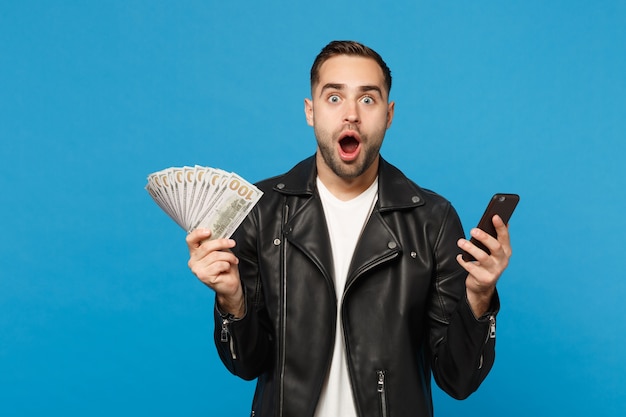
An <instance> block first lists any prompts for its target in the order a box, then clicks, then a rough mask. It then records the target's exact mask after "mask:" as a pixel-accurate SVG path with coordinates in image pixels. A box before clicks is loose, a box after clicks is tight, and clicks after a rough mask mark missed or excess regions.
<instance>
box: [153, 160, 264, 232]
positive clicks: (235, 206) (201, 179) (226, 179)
mask: <svg viewBox="0 0 626 417" xmlns="http://www.w3.org/2000/svg"><path fill="white" fill-rule="evenodd" d="M147 180H148V183H147V184H146V187H145V188H146V190H147V191H148V193H149V194H150V196H151V197H152V199H153V200H154V201H155V202H156V204H157V205H158V206H159V207H160V208H161V209H162V210H163V211H164V212H165V213H166V214H167V215H168V216H169V217H170V218H172V219H173V220H174V221H175V222H176V223H177V224H178V225H179V226H180V227H182V228H183V229H185V230H186V231H187V232H190V231H192V230H193V229H196V228H199V227H202V228H208V229H211V230H212V232H213V233H212V236H211V238H212V239H217V238H224V237H230V236H231V235H232V234H233V233H234V231H235V230H236V229H237V227H239V225H240V224H241V222H242V221H243V220H244V219H245V217H246V216H247V215H248V214H249V213H250V211H251V210H252V208H253V207H254V206H255V205H256V203H257V202H258V201H259V199H260V198H261V196H262V195H263V193H262V192H261V191H260V190H259V189H258V188H257V187H255V186H254V185H253V184H251V183H249V182H248V181H246V180H245V179H243V178H242V177H241V176H239V175H237V174H235V173H229V172H227V171H224V170H221V169H218V168H211V167H204V166H199V165H195V166H193V167H191V166H184V167H171V168H166V169H164V170H161V171H157V172H154V173H152V174H150V175H148V178H147Z"/></svg>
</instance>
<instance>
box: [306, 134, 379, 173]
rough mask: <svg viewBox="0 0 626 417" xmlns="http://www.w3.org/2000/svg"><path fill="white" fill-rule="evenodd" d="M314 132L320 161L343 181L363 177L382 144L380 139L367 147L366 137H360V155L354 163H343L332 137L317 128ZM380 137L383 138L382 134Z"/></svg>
mask: <svg viewBox="0 0 626 417" xmlns="http://www.w3.org/2000/svg"><path fill="white" fill-rule="evenodd" d="M314 131H315V137H316V138H317V147H318V149H319V151H320V154H321V155H322V159H323V160H324V162H325V163H326V165H327V166H328V167H329V168H330V169H331V171H333V173H334V174H335V175H337V176H338V177H339V178H343V179H354V178H358V177H360V176H361V175H363V173H365V171H367V169H368V168H369V167H370V166H372V164H373V163H374V161H376V158H377V157H378V154H379V152H380V148H381V146H382V143H383V141H382V139H383V138H382V137H381V139H380V140H374V141H373V143H374V145H370V146H367V144H368V143H369V141H368V140H367V137H364V136H361V139H362V141H361V144H360V145H359V146H361V151H360V152H361V155H359V158H357V159H356V160H355V161H352V162H344V161H342V160H341V158H340V157H339V155H338V154H337V152H336V150H335V147H336V142H335V141H334V140H332V135H331V134H329V133H328V132H324V131H320V130H319V129H317V128H315V129H314ZM381 136H383V137H384V132H383V133H382V134H381Z"/></svg>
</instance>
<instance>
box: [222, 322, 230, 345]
mask: <svg viewBox="0 0 626 417" xmlns="http://www.w3.org/2000/svg"><path fill="white" fill-rule="evenodd" d="M229 323H230V322H229V321H228V319H222V332H221V333H220V342H223V343H226V342H228V324H229Z"/></svg>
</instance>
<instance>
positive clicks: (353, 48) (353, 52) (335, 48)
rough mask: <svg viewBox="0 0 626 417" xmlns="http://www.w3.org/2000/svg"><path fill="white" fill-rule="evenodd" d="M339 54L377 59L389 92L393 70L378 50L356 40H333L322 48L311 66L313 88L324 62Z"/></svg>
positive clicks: (318, 78)
mask: <svg viewBox="0 0 626 417" xmlns="http://www.w3.org/2000/svg"><path fill="white" fill-rule="evenodd" d="M337 55H350V56H360V57H364V58H371V59H373V60H374V61H376V63H377V64H378V65H379V66H380V69H381V70H382V71H383V75H384V77H385V85H386V87H387V94H389V92H390V91H391V70H390V69H389V67H388V66H387V64H386V63H385V61H384V60H383V58H382V57H381V56H380V55H379V54H378V52H376V51H374V50H373V49H372V48H369V47H367V46H365V45H363V44H361V43H359V42H355V41H332V42H330V43H329V44H328V45H326V46H325V47H324V48H322V50H321V52H320V53H319V54H318V55H317V57H315V61H313V66H312V67H311V90H312V89H313V87H314V86H315V84H317V83H318V82H319V80H320V68H321V67H322V64H324V62H326V61H327V60H328V59H330V58H332V57H335V56H337Z"/></svg>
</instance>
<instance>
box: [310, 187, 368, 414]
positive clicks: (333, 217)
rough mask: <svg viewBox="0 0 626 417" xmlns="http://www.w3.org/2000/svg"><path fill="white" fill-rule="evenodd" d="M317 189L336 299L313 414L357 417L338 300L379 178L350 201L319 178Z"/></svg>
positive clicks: (339, 301)
mask: <svg viewBox="0 0 626 417" xmlns="http://www.w3.org/2000/svg"><path fill="white" fill-rule="evenodd" d="M317 189H318V191H319V195H320V198H321V200H322V206H323V207H324V214H325V216H326V222H327V224H328V233H329V235H330V242H331V248H332V252H333V263H334V268H335V269H334V277H335V292H336V294H337V297H338V298H339V300H338V308H337V327H336V336H335V350H334V351H333V359H332V363H331V366H330V371H329V373H328V376H327V379H326V383H325V384H324V388H323V389H322V395H321V397H320V400H319V402H318V404H317V410H316V411H315V417H353V416H354V417H356V408H355V406H354V399H353V397H352V387H351V385H350V376H349V375H348V365H347V362H346V354H345V344H344V340H343V331H342V329H341V315H340V311H341V304H340V303H341V299H342V295H343V291H344V287H345V283H346V279H347V275H348V268H349V267H350V262H351V261H352V255H353V253H354V249H355V247H356V244H357V241H358V240H359V237H360V236H361V232H362V231H363V228H364V227H365V223H366V222H367V219H368V218H369V216H370V214H371V212H372V209H373V208H374V204H375V203H376V200H377V197H378V178H376V180H375V181H374V183H373V184H372V185H371V186H370V187H369V188H368V189H367V190H365V191H364V192H363V193H361V194H360V195H359V196H357V197H355V198H353V199H352V200H349V201H341V200H339V199H338V198H336V197H335V196H334V195H332V194H331V192H330V191H328V189H327V188H326V187H325V186H324V184H322V182H321V181H320V179H319V178H318V179H317Z"/></svg>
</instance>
